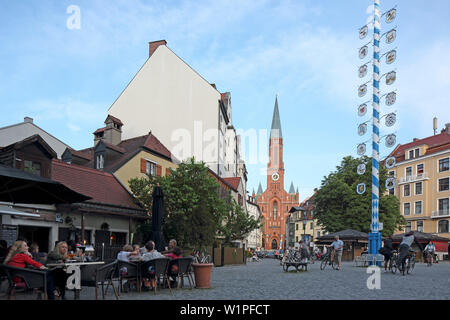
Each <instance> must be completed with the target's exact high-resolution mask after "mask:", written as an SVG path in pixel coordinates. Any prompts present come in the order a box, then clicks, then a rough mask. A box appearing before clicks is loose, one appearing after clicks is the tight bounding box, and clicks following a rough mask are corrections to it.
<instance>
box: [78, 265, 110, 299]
mask: <svg viewBox="0 0 450 320" xmlns="http://www.w3.org/2000/svg"><path fill="white" fill-rule="evenodd" d="M116 268H117V261H113V262H111V263H108V264H106V265H101V266H100V265H87V266H83V267H82V269H81V285H82V286H86V287H95V300H98V289H99V285H101V287H102V299H103V300H105V296H106V294H107V289H108V287H109V286H111V287H112V288H113V291H114V295H115V296H116V300H119V295H118V293H117V290H116V287H115V286H114V283H113V275H114V272H115V270H116ZM105 285H106V288H105Z"/></svg>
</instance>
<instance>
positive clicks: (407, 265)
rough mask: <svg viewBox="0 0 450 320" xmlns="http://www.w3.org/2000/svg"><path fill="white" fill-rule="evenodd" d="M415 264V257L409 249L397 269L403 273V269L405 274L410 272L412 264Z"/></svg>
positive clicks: (412, 268)
mask: <svg viewBox="0 0 450 320" xmlns="http://www.w3.org/2000/svg"><path fill="white" fill-rule="evenodd" d="M415 265H416V258H415V252H414V251H409V252H408V254H407V255H406V257H405V259H404V260H403V261H402V263H401V265H400V266H399V267H401V268H399V271H400V272H402V273H403V275H405V271H406V273H407V274H411V273H412V271H413V270H414V266H415Z"/></svg>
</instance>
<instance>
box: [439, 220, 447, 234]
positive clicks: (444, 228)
mask: <svg viewBox="0 0 450 320" xmlns="http://www.w3.org/2000/svg"><path fill="white" fill-rule="evenodd" d="M448 232H449V230H448V220H440V221H439V224H438V233H448Z"/></svg>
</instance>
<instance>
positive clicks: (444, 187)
mask: <svg viewBox="0 0 450 320" xmlns="http://www.w3.org/2000/svg"><path fill="white" fill-rule="evenodd" d="M448 185H449V178H448V177H447V178H444V179H439V192H441V191H448V190H449V188H448Z"/></svg>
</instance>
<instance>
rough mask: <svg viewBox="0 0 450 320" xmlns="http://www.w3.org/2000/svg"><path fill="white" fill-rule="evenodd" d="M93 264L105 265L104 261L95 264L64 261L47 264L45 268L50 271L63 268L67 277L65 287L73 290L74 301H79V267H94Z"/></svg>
mask: <svg viewBox="0 0 450 320" xmlns="http://www.w3.org/2000/svg"><path fill="white" fill-rule="evenodd" d="M95 264H105V262H104V261H95V262H78V261H66V262H64V263H49V264H47V267H49V268H50V269H55V268H59V267H62V268H65V269H66V273H67V274H68V275H69V277H68V278H67V283H66V287H67V289H69V290H74V292H75V294H74V299H75V300H79V299H80V290H81V267H83V266H89V265H95Z"/></svg>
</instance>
